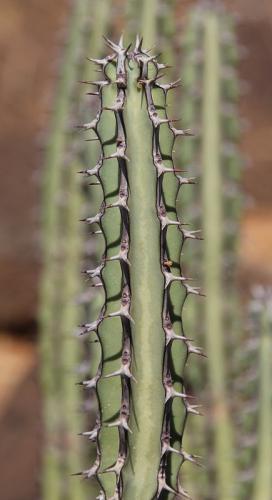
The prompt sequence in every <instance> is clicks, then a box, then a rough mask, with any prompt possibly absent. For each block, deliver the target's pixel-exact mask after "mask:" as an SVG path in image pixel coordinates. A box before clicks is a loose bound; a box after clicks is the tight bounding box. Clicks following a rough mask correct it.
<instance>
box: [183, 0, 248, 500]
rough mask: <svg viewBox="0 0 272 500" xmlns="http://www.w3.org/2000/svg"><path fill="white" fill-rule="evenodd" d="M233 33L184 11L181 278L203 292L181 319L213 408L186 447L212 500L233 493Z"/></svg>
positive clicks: (224, 18)
mask: <svg viewBox="0 0 272 500" xmlns="http://www.w3.org/2000/svg"><path fill="white" fill-rule="evenodd" d="M234 29H235V25H234V22H233V19H232V17H231V16H230V15H229V14H227V13H226V11H225V10H224V8H223V7H222V5H221V4H220V3H219V2H218V3H216V2H212V3H210V2H207V3H204V2H203V4H201V5H200V6H197V7H196V8H193V9H192V10H191V11H190V12H189V16H188V22H187V25H186V30H185V34H184V39H183V65H182V73H181V75H182V83H183V92H182V108H181V114H182V117H183V120H184V127H185V128H186V127H187V126H192V127H193V128H194V129H195V132H196V137H194V138H192V139H191V140H189V141H186V143H184V144H183V145H182V147H180V149H179V150H178V151H177V157H178V158H180V162H181V165H182V167H184V168H185V169H186V170H187V169H188V168H190V172H191V173H192V175H193V177H195V176H198V175H199V174H201V175H200V179H199V181H197V189H194V188H193V187H192V186H190V185H189V186H186V187H184V189H183V191H182V192H181V200H182V199H183V217H184V216H185V217H186V215H187V214H193V215H192V216H193V218H194V223H195V224H198V227H202V228H203V236H204V244H203V245H201V248H199V246H197V242H194V241H192V242H190V243H189V244H190V245H191V252H188V251H187V253H185V259H186V262H185V265H186V268H187V269H188V270H189V271H188V270H187V271H186V272H187V273H188V272H189V273H190V270H191V269H194V270H195V272H196V273H197V275H198V278H199V279H200V281H202V282H203V286H204V290H205V294H206V295H207V298H206V300H205V301H204V303H203V308H201V310H200V311H199V310H198V311H196V307H195V303H192V304H190V303H188V307H187V309H185V311H184V322H185V328H189V330H190V331H197V332H198V333H199V334H200V335H199V338H200V339H201V336H202V335H205V337H206V354H207V356H208V361H207V363H206V364H205V368H204V366H203V368H202V370H200V365H199V364H198V365H196V366H195V367H193V366H192V367H190V370H189V376H190V381H191V384H192V386H193V387H195V388H197V389H199V388H200V387H202V388H203V391H204V392H203V399H204V400H206V401H209V400H210V401H209V402H210V403H211V408H210V409H209V415H208V416H207V418H206V419H204V420H203V422H202V424H200V423H197V422H196V424H198V425H197V428H196V427H194V428H193V427H192V428H190V431H191V432H189V433H188V436H189V437H188V439H189V442H190V439H191V440H192V441H195V446H196V448H198V447H199V446H200V448H201V453H203V454H204V456H206V457H207V465H208V477H209V481H207V480H206V479H207V475H206V476H205V475H202V477H200V480H199V481H198V482H197V481H196V478H195V477H194V476H193V475H192V474H189V476H190V477H191V479H189V482H191V483H192V484H193V485H194V493H195V495H196V497H197V498H200V499H203V498H205V499H208V498H210V497H211V495H212V494H215V496H216V498H217V499H220V500H232V499H233V498H234V497H235V488H236V471H235V456H234V455H235V454H234V432H233V423H232V411H233V410H232V399H233V398H232V396H233V394H232V391H231V388H230V386H231V384H230V382H229V377H231V376H232V374H231V368H232V366H231V364H232V359H231V358H232V352H233V349H234V348H235V345H237V343H238V341H239V339H240V338H241V334H240V331H239V329H240V324H239V298H238V294H237V288H236V287H237V283H236V277H235V274H236V273H235V269H236V260H237V230H238V227H239V220H240V211H241V198H242V197H241V194H240V192H239V189H238V187H239V180H240V176H241V159H240V155H239V153H238V151H237V149H236V145H235V144H236V143H237V141H238V140H239V138H240V134H241V122H240V120H239V118H238V114H237V111H236V109H235V104H236V103H237V100H238V98H239V95H240V90H239V83H238V79H237V76H236V73H235V66H236V65H237V62H238V61H239V48H238V47H237V42H236V37H235V32H234ZM192 182H193V180H192ZM182 196H183V198H182ZM199 200H202V203H199ZM178 205H179V201H178ZM184 214H185V215H184ZM195 235H196V239H197V233H195ZM200 342H201V340H200ZM228 356H230V359H228ZM206 372H207V373H206ZM192 424H193V425H195V424H194V423H192ZM190 436H192V437H191V438H190ZM195 436H196V437H195ZM207 436H208V437H207ZM200 443H201V444H200ZM214 473H215V475H216V483H215V484H214V481H213V480H212V477H214ZM214 491H216V493H212V492H214Z"/></svg>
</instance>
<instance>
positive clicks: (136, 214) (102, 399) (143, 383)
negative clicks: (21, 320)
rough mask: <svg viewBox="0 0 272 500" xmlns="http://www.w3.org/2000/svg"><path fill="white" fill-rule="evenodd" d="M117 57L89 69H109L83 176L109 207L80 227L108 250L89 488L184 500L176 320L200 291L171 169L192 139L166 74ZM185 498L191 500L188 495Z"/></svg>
mask: <svg viewBox="0 0 272 500" xmlns="http://www.w3.org/2000/svg"><path fill="white" fill-rule="evenodd" d="M107 44H108V46H109V47H110V48H111V50H112V54H110V55H109V56H107V57H105V58H104V59H101V60H94V62H95V63H96V64H97V65H98V67H100V68H101V70H102V72H103V73H102V75H103V76H101V78H100V80H99V81H97V82H96V83H95V85H96V86H97V94H98V99H99V100H100V110H99V112H98V114H97V116H96V117H95V118H94V119H93V120H91V121H90V122H88V123H86V124H84V125H82V128H83V129H84V130H86V131H92V134H93V138H95V137H96V138H98V140H99V142H100V146H101V152H100V158H99V161H98V163H97V164H96V165H95V166H89V167H88V168H86V169H85V171H84V172H83V173H84V174H85V175H86V176H87V177H89V178H90V179H91V180H92V181H93V182H99V183H101V186H102V189H103V194H104V200H103V202H102V204H101V207H100V209H99V211H98V213H97V214H96V215H91V216H89V217H87V218H86V219H85V222H86V223H87V224H88V225H90V226H91V228H92V226H93V225H94V224H97V225H98V231H102V233H103V236H104V239H105V251H104V254H103V256H102V259H101V262H100V263H99V265H98V266H97V268H96V269H94V270H89V275H90V276H92V277H93V278H94V281H95V282H96V283H95V284H96V285H97V286H100V285H102V286H103V289H104V294H105V303H104V305H103V307H102V309H101V312H100V315H99V317H98V318H97V320H95V321H93V322H91V323H88V324H85V325H84V326H83V327H82V333H86V334H88V333H90V334H91V336H92V335H97V337H98V339H99V343H100V346H101V362H100V364H99V367H98V370H97V373H96V375H95V376H94V377H93V378H91V379H88V380H84V381H82V384H83V386H85V387H86V388H92V389H95V390H96V391H97V396H98V400H99V407H100V412H99V415H98V417H97V423H96V426H95V428H94V429H92V430H91V431H89V430H87V432H86V434H87V435H88V436H89V437H91V438H92V439H94V440H96V441H97V458H96V460H95V463H94V464H92V465H91V467H90V468H89V469H86V470H83V471H82V472H81V474H82V475H83V477H86V478H90V477H94V476H95V477H97V478H98V480H99V482H100V484H101V488H102V489H101V494H100V496H99V498H100V499H108V500H109V499H112V500H113V499H115V500H117V499H121V498H122V499H123V500H128V499H129V500H133V499H135V500H136V499H137V500H138V499H141V500H149V499H151V498H160V499H162V498H173V496H174V495H176V496H177V497H178V498H184V497H186V496H187V493H186V492H185V491H184V489H183V487H182V485H181V483H180V480H179V469H180V466H181V465H182V463H183V462H184V461H186V460H187V461H190V462H193V463H196V458H195V457H194V456H193V455H191V454H189V453H186V452H185V451H184V449H183V446H182V438H183V430H184V425H185V421H186V419H187V416H188V414H189V413H191V414H198V413H199V411H198V407H197V405H195V404H193V401H192V400H191V397H190V395H189V394H188V393H187V390H186V387H185V384H184V380H183V368H184V364H185V362H186V360H187V358H188V356H189V354H190V353H191V352H192V353H193V352H196V353H197V349H195V348H194V347H193V344H192V341H191V340H189V339H188V338H187V337H186V336H185V332H184V331H183V326H182V320H181V310H182V308H183V305H184V303H185V301H186V299H187V297H188V295H190V294H194V295H199V294H200V291H199V289H198V288H195V287H193V286H191V285H190V282H189V278H187V277H185V276H183V274H182V271H181V264H180V255H181V249H182V246H183V243H184V241H185V240H186V239H188V238H191V237H193V236H194V235H193V233H191V232H190V231H189V230H188V229H185V227H184V226H183V221H181V220H179V219H178V217H177V213H176V207H175V201H176V196H177V193H178V190H179V188H180V186H181V185H182V184H183V183H184V182H187V181H186V179H184V178H183V177H180V176H179V175H178V173H179V172H180V169H178V168H177V167H176V166H174V165H173V158H172V150H173V144H174V141H175V139H176V138H177V137H179V136H184V135H186V132H184V131H183V130H178V129H177V128H175V127H174V124H173V122H174V120H171V119H169V118H168V117H167V114H166V107H165V105H166V98H167V94H168V91H170V90H171V89H172V88H174V87H175V86H176V84H171V83H169V84H168V83H161V79H160V70H161V69H162V68H164V65H163V64H161V63H158V62H157V59H156V58H155V57H154V56H153V55H152V54H151V53H150V51H147V50H144V49H143V45H142V40H139V39H137V41H136V45H135V47H134V48H133V49H131V47H130V46H129V47H127V48H125V47H124V46H123V40H122V39H121V40H120V42H119V44H115V43H112V42H111V41H109V40H107ZM187 497H188V496H187Z"/></svg>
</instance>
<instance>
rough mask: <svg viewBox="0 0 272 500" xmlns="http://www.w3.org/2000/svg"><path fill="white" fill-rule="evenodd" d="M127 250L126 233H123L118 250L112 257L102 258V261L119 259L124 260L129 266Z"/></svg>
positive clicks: (127, 240)
mask: <svg viewBox="0 0 272 500" xmlns="http://www.w3.org/2000/svg"><path fill="white" fill-rule="evenodd" d="M128 251H129V239H128V235H126V234H125V235H123V237H122V240H121V245H120V252H119V253H118V254H117V255H114V256H113V257H106V258H104V259H103V261H104V262H110V261H113V260H119V261H120V262H125V263H126V264H127V265H128V266H130V262H129V260H128Z"/></svg>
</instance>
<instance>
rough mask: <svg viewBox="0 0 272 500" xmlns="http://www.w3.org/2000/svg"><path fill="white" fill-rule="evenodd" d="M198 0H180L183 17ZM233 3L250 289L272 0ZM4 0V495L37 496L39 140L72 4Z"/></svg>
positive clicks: (266, 213) (256, 255)
mask: <svg viewBox="0 0 272 500" xmlns="http://www.w3.org/2000/svg"><path fill="white" fill-rule="evenodd" d="M119 3H122V2H119ZM194 3H195V2H194V1H189V0H186V1H182V0H180V17H181V20H182V19H183V17H184V16H185V14H186V9H187V8H188V6H190V5H193V4H194ZM225 4H226V7H228V5H229V7H230V9H231V10H232V11H234V12H236V13H237V15H238V16H239V20H240V21H239V26H238V38H239V41H240V44H241V45H242V46H243V47H245V48H246V51H247V56H246V58H244V59H243V61H242V63H241V65H240V77H241V79H242V80H243V81H244V82H246V84H247V85H246V86H245V92H244V94H243V97H242V99H241V106H240V107H241V115H242V117H243V118H244V119H245V120H246V122H247V127H246V130H245V133H244V136H243V141H242V149H243V153H244V155H245V157H246V158H247V163H248V168H246V169H245V171H244V177H243V186H244V191H245V193H246V195H247V197H248V202H247V206H246V207H245V210H244V213H243V218H242V233H241V234H242V235H241V245H240V273H239V274H240V282H241V286H242V287H244V290H245V291H246V290H247V289H248V287H249V285H250V284H253V283H255V282H258V283H260V282H261V283H268V282H269V283H271V278H272V229H271V223H272V197H271V188H272V182H271V181H272V170H271V156H272V120H271V113H272V93H271V81H272V3H271V0H262V1H261V2H256V1H255V0H236V1H235V0H231V1H229V2H225ZM0 6H1V14H2V15H1V19H0V28H1V29H0V57H1V92H0V107H1V123H2V127H1V138H0V148H1V164H2V166H1V184H0V219H1V221H0V228H1V229H0V231H1V233H0V234H1V245H0V275H1V279H0V294H1V300H0V330H1V336H0V366H1V370H0V434H1V447H0V484H1V493H0V498H1V500H37V498H38V479H37V478H38V469H39V443H40V440H41V419H40V398H39V389H38V370H37V347H36V345H37V320H36V318H37V304H38V286H39V270H40V251H39V216H40V177H41V170H42V155H43V150H42V147H41V145H42V142H43V137H44V134H45V132H46V130H47V129H48V126H49V118H50V105H51V102H52V96H53V94H54V88H55V84H56V80H57V75H58V61H59V60H60V58H61V51H62V47H63V39H64V36H63V32H64V30H65V26H66V21H67V19H68V15H69V6H70V2H69V0H58V1H57V2H56V1H54V0H47V1H46V2H44V0H23V1H22V0H0ZM101 35H102V34H101ZM92 55H93V54H92ZM246 87H248V88H247V89H246ZM260 500H261V499H260Z"/></svg>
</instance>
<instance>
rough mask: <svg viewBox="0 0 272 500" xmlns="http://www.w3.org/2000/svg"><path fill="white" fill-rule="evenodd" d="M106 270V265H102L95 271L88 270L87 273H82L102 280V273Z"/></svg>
mask: <svg viewBox="0 0 272 500" xmlns="http://www.w3.org/2000/svg"><path fill="white" fill-rule="evenodd" d="M103 268H104V264H103V263H102V264H100V266H97V267H96V268H95V269H86V270H85V271H82V273H83V274H87V276H90V278H96V277H98V278H101V271H102V270H103Z"/></svg>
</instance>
